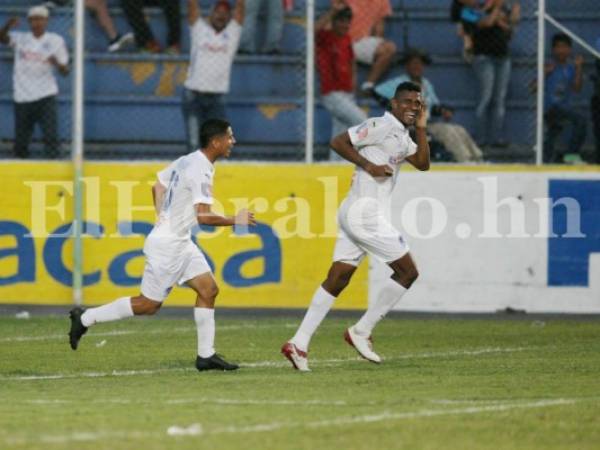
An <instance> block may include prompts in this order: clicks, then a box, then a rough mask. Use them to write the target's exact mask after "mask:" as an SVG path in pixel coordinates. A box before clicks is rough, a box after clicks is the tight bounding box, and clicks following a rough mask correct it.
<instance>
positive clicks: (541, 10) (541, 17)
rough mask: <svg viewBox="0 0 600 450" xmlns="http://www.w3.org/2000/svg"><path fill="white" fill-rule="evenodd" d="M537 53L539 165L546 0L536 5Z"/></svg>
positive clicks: (539, 159)
mask: <svg viewBox="0 0 600 450" xmlns="http://www.w3.org/2000/svg"><path fill="white" fill-rule="evenodd" d="M537 20H538V51H537V120H536V127H537V128H536V137H535V163H536V165H538V166H539V165H541V164H542V161H543V155H544V83H545V77H546V74H545V70H544V67H545V57H546V0H539V5H538V13H537Z"/></svg>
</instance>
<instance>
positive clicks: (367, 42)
mask: <svg viewBox="0 0 600 450" xmlns="http://www.w3.org/2000/svg"><path fill="white" fill-rule="evenodd" d="M383 41H384V39H383V38H382V37H378V36H367V37H364V38H362V39H359V40H358V41H356V42H355V43H353V44H352V50H354V56H355V57H356V60H357V61H358V62H361V63H363V64H369V65H371V64H373V62H374V61H375V53H376V52H377V47H379V44H381V43H382V42H383Z"/></svg>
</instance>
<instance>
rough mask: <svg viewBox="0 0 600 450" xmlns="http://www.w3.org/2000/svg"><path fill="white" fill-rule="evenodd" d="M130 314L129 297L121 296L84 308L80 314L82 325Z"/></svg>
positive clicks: (131, 313) (111, 319)
mask: <svg viewBox="0 0 600 450" xmlns="http://www.w3.org/2000/svg"><path fill="white" fill-rule="evenodd" d="M132 316H133V309H132V308H131V297H121V298H118V299H117V300H115V301H114V302H111V303H107V304H106V305H102V306H98V307H97V308H90V309H86V310H85V312H84V313H83V314H82V315H81V323H82V324H83V326H84V327H90V326H92V325H94V324H96V323H102V322H112V321H113V320H121V319H125V318H127V317H132Z"/></svg>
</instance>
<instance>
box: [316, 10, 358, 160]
mask: <svg viewBox="0 0 600 450" xmlns="http://www.w3.org/2000/svg"><path fill="white" fill-rule="evenodd" d="M351 22H352V10H351V9H350V8H348V7H347V6H345V5H344V4H343V3H338V4H336V5H334V6H333V7H332V8H331V10H330V11H328V12H327V13H325V14H324V15H323V16H322V17H321V18H319V20H318V21H317V23H316V24H315V32H316V37H315V42H316V47H317V69H318V71H319V76H320V81H321V102H322V103H323V106H324V107H325V108H326V109H327V110H328V111H329V112H330V113H331V116H332V121H333V127H332V128H333V129H332V136H337V135H338V134H340V133H343V132H344V131H346V130H347V129H348V128H350V127H353V126H354V125H358V124H359V123H361V122H363V121H365V120H366V119H367V115H366V113H365V112H364V111H363V110H362V109H360V107H359V106H358V105H357V104H356V100H355V98H354V89H355V83H356V70H355V69H356V67H355V60H354V51H353V50H352V38H351V37H350V34H349V33H348V31H349V29H350V23H351ZM329 159H330V160H340V161H341V158H340V157H339V156H338V155H337V153H335V152H330V156H329Z"/></svg>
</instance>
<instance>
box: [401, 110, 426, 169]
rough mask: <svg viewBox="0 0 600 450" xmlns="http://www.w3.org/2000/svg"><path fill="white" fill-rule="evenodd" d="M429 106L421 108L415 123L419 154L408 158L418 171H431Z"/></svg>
mask: <svg viewBox="0 0 600 450" xmlns="http://www.w3.org/2000/svg"><path fill="white" fill-rule="evenodd" d="M427 116H428V112H427V105H425V104H423V105H422V106H421V112H420V113H419V116H418V117H417V122H416V123H415V135H416V136H415V137H416V139H417V152H416V153H415V154H414V155H411V156H408V157H407V158H406V160H407V161H408V162H409V163H411V164H412V165H413V166H414V167H415V168H416V169H418V170H429V165H430V158H429V141H428V140H427V119H428V117H427Z"/></svg>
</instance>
